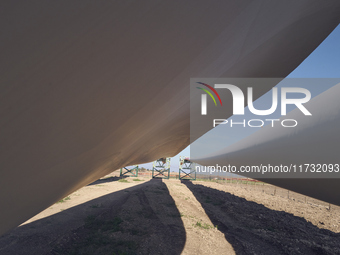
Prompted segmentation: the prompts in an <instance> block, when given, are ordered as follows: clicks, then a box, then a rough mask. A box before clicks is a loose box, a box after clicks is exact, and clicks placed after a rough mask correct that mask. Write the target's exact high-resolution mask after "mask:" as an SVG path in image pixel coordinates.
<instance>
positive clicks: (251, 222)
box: [0, 176, 340, 255]
mask: <svg viewBox="0 0 340 255" xmlns="http://www.w3.org/2000/svg"><path fill="white" fill-rule="evenodd" d="M138 179H139V180H141V181H138V180H136V178H133V177H129V178H126V179H125V180H127V181H128V182H122V181H121V180H119V178H117V177H112V176H107V177H105V178H103V179H101V180H98V181H97V182H95V183H93V184H92V185H88V186H86V187H84V188H82V189H80V190H78V191H77V192H75V193H73V194H71V195H70V196H69V197H68V198H67V199H64V200H63V201H62V202H60V203H57V204H54V205H52V206H51V207H50V208H48V209H46V210H45V211H43V212H41V213H40V214H38V215H36V216H35V217H33V218H32V219H30V220H29V221H27V222H25V223H24V224H23V225H21V226H20V227H18V228H16V229H14V230H13V231H11V232H10V233H7V234H6V235H4V236H3V237H1V238H0V254H6V255H7V254H9V255H11V254H13V255H20V254H62V255H66V254H171V255H172V254H270V255H272V254H340V234H339V233H338V232H339V230H340V229H339V225H340V210H339V208H338V207H336V206H331V209H329V205H328V204H322V203H317V201H315V200H312V199H310V198H308V199H305V197H303V196H299V195H297V194H296V193H295V194H294V193H290V194H289V198H288V193H287V191H285V190H282V189H278V188H275V187H273V186H269V185H264V186H263V185H241V184H231V183H216V182H208V181H192V182H191V181H182V182H181V181H179V180H171V179H170V180H161V179H152V180H149V179H147V178H144V177H138ZM285 192H286V193H285ZM274 194H275V195H274ZM284 194H287V195H286V196H285V195H284Z"/></svg>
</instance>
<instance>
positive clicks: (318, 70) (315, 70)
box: [140, 25, 340, 172]
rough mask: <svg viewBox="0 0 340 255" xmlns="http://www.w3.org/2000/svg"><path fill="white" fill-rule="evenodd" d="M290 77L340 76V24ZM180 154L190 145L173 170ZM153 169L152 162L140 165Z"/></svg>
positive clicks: (172, 162)
mask: <svg viewBox="0 0 340 255" xmlns="http://www.w3.org/2000/svg"><path fill="white" fill-rule="evenodd" d="M287 77H288V78H339V77H340V25H338V26H337V27H336V28H335V29H334V31H333V32H332V33H331V34H330V35H329V36H328V37H327V38H326V39H325V40H324V41H323V42H322V43H321V44H320V45H319V47H317V48H316V49H315V50H314V51H313V52H312V53H311V54H310V55H309V56H308V57H307V58H306V59H305V60H304V61H303V62H302V63H301V64H300V65H299V66H298V67H297V68H296V69H295V70H294V71H292V72H291V73H290V74H289V75H288V76H287ZM179 155H180V156H189V155H190V146H188V147H187V148H185V149H184V150H183V151H181V152H180V153H179V154H178V155H176V156H175V157H173V158H172V159H171V171H175V172H177V171H178V165H179ZM140 167H146V168H149V169H151V168H152V163H148V164H143V165H140Z"/></svg>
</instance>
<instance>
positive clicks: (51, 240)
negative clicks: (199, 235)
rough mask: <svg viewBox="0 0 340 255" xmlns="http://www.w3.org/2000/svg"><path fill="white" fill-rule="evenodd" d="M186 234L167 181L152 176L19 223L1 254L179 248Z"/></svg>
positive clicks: (0, 245) (153, 251) (2, 241)
mask: <svg viewBox="0 0 340 255" xmlns="http://www.w3.org/2000/svg"><path fill="white" fill-rule="evenodd" d="M185 240H186V233H185V229H184V226H183V222H182V220H181V216H180V213H179V211H178V210H177V207H176V205H175V203H174V201H173V199H172V197H171V196H170V194H169V191H168V189H167V187H166V185H165V184H164V183H163V182H162V180H151V181H148V182H145V183H142V184H139V185H137V186H134V187H132V188H127V189H124V190H122V191H118V192H114V193H111V194H109V195H105V196H102V197H100V198H97V199H94V200H91V201H89V202H86V203H84V204H81V205H78V206H75V207H72V208H70V209H67V210H64V211H62V212H60V213H57V214H55V215H52V216H49V217H46V218H44V219H41V220H37V221H35V222H32V223H29V224H26V225H23V226H21V227H18V228H16V229H14V230H13V231H11V232H10V233H8V234H6V235H4V236H3V237H1V238H0V254H9V255H11V254H13V255H14V254H15V255H20V254H25V255H27V254H34V255H36V254H55V255H57V254H58V255H59V254H60V255H61V254H62V255H67V254H91V255H93V254H100V255H103V254H110V255H112V254H181V252H182V250H183V247H184V244H185Z"/></svg>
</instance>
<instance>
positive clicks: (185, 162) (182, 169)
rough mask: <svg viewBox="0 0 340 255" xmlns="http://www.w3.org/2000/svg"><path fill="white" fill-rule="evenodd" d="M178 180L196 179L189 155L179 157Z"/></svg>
mask: <svg viewBox="0 0 340 255" xmlns="http://www.w3.org/2000/svg"><path fill="white" fill-rule="evenodd" d="M181 173H182V176H181ZM178 178H179V179H180V180H196V169H195V167H194V163H192V162H191V161H190V159H189V157H183V156H180V157H179V174H178Z"/></svg>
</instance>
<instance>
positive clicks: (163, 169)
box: [152, 158, 170, 179]
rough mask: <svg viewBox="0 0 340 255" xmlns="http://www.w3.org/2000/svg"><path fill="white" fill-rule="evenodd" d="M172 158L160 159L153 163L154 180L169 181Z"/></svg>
mask: <svg viewBox="0 0 340 255" xmlns="http://www.w3.org/2000/svg"><path fill="white" fill-rule="evenodd" d="M169 177H170V158H160V159H157V160H156V161H155V162H153V166H152V178H162V179H169Z"/></svg>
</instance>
